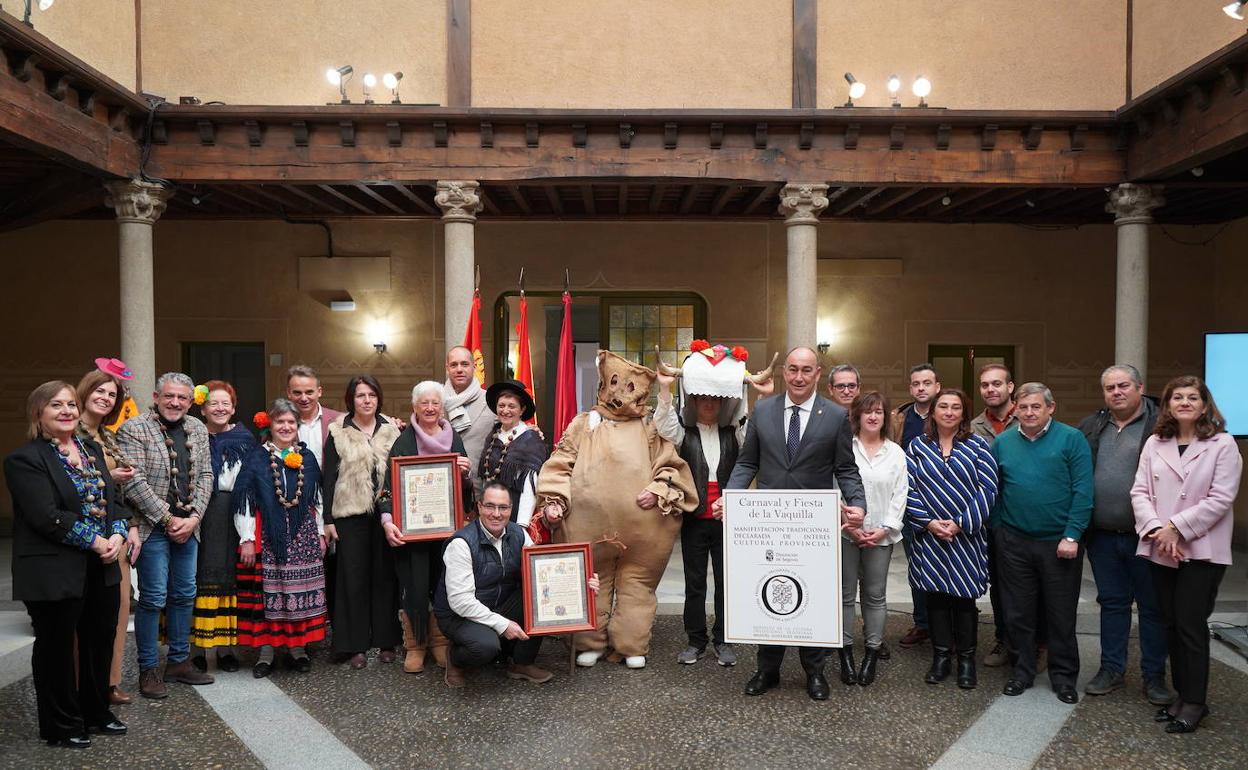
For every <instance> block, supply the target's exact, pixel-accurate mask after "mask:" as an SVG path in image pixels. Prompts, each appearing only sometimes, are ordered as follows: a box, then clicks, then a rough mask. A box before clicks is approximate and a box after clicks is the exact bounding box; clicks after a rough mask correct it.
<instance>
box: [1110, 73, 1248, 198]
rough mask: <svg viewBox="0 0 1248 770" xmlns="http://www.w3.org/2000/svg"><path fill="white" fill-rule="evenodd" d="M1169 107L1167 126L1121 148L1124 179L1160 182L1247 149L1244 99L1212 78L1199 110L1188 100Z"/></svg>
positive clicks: (1247, 120) (1247, 115)
mask: <svg viewBox="0 0 1248 770" xmlns="http://www.w3.org/2000/svg"><path fill="white" fill-rule="evenodd" d="M1161 104H1162V105H1163V108H1164V106H1165V105H1174V107H1173V109H1174V110H1175V112H1174V113H1173V118H1174V122H1173V124H1172V126H1166V125H1157V126H1155V127H1154V128H1153V130H1152V131H1151V132H1149V133H1148V134H1144V133H1141V134H1140V135H1139V136H1137V137H1136V138H1135V140H1134V141H1133V142H1131V144H1130V145H1129V146H1128V148H1127V177H1128V178H1129V179H1133V180H1151V179H1165V178H1167V177H1171V176H1174V175H1176V174H1181V173H1183V172H1184V171H1187V170H1189V169H1191V168H1194V167H1195V166H1200V165H1203V164H1206V163H1210V162H1212V161H1214V160H1216V159H1218V158H1221V157H1224V156H1226V155H1229V154H1231V153H1233V152H1237V151H1239V150H1242V149H1244V148H1248V98H1245V97H1244V95H1243V93H1242V91H1241V92H1240V93H1238V94H1236V93H1234V92H1233V88H1232V87H1231V84H1230V83H1228V82H1227V80H1225V79H1224V78H1218V79H1216V80H1213V81H1211V82H1210V83H1209V84H1208V88H1207V96H1206V99H1205V101H1204V104H1205V105H1206V106H1205V109H1203V110H1202V109H1200V105H1199V104H1198V103H1197V102H1196V100H1193V99H1184V100H1183V102H1182V104H1181V105H1175V102H1174V101H1171V100H1169V99H1166V100H1163V101H1162V102H1161Z"/></svg>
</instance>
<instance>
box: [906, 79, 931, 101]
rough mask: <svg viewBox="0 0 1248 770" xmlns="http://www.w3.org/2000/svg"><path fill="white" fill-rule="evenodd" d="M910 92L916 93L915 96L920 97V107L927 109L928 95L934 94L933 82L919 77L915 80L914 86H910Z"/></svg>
mask: <svg viewBox="0 0 1248 770" xmlns="http://www.w3.org/2000/svg"><path fill="white" fill-rule="evenodd" d="M910 90H911V91H913V92H914V95H915V96H917V97H919V106H920V107H926V106H927V95H928V94H930V93H931V92H932V81H930V80H928V79H927V78H925V77H923V76H922V75H919V76H918V77H917V78H915V79H914V85H912V86H910Z"/></svg>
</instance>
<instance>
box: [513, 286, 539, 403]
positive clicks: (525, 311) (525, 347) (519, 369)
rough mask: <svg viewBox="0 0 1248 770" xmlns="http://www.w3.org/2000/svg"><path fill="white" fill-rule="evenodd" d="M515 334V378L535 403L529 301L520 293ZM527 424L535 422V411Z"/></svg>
mask: <svg viewBox="0 0 1248 770" xmlns="http://www.w3.org/2000/svg"><path fill="white" fill-rule="evenodd" d="M516 336H517V337H518V338H519V340H520V342H519V345H518V346H517V347H518V349H517V350H516V379H517V380H519V381H520V382H522V383H524V389H525V390H527V391H528V392H529V396H530V397H532V399H533V403H537V390H536V389H535V388H534V387H533V364H532V363H531V362H530V360H529V301H528V300H527V299H525V298H524V292H521V293H520V323H518V324H516ZM528 423H529V425H536V424H537V413H536V412H535V413H534V414H533V417H531V418H530V419H529V420H528Z"/></svg>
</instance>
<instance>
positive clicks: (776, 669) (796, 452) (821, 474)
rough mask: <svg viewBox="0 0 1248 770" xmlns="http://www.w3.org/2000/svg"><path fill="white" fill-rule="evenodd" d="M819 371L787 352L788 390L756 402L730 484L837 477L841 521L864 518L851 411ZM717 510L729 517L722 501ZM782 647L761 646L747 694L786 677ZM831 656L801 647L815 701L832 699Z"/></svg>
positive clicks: (803, 355)
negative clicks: (826, 671)
mask: <svg viewBox="0 0 1248 770" xmlns="http://www.w3.org/2000/svg"><path fill="white" fill-rule="evenodd" d="M820 374H822V368H821V367H820V366H819V361H818V358H817V357H816V355H815V351H813V350H811V349H810V348H794V349H793V350H791V351H790V352H789V355H788V357H787V358H786V359H785V361H784V388H785V393H784V395H783V396H773V397H771V398H767V399H763V400H762V401H759V402H758V404H757V405H756V406H755V408H754V416H753V417H752V418H751V419H750V423H749V429H748V430H747V431H746V434H745V442H744V444H742V446H741V452H740V454H739V455H738V456H737V464H736V465H735V466H733V469H732V476H731V477H729V480H728V485H727V487H726V488H727V489H745V488H747V487H748V486H749V485H750V482H751V481H755V480H757V481H758V488H759V489H832V485H833V482H834V481H835V482H836V483H837V484H839V486H840V489H841V495H842V498H843V503H844V504H845V506H846V507H845V508H844V509H843V510H842V512H841V518H842V521H848V522H854V523H857V524H861V523H862V518H863V514H864V511H863V506H865V505H866V496H865V494H864V493H863V488H862V478H861V477H860V476H859V475H858V464H857V463H856V462H855V461H854V449H853V432H852V431H851V430H850V424H849V413H848V412H846V411H845V409H844V408H843V407H841V406H838V405H836V404H834V403H832V402H831V401H829V400H827V399H826V398H824V397H822V396H820V395H818V394H817V393H815V389H816V387H817V386H818V384H819V376H820ZM715 512H716V515H717V516H720V517H722V516H723V501H722V499H721V500H720V501H717V503H716V511H715ZM835 609H836V608H831V609H830V610H829V611H834V610H835ZM784 650H785V648H784V647H782V646H780V645H760V646H759V648H758V670H757V671H755V672H754V676H753V677H752V678H751V679H750V681H749V683H747V684H746V686H745V693H746V695H762V694H763V693H765V692H767V691H768V690H770V689H771V688H773V687H775V686H776V685H777V684H779V683H780V663H781V662H782V661H783V660H784ZM827 654H828V651H827V650H826V649H824V648H821V647H801V648H799V653H798V655H799V657H800V658H801V661H802V668H803V669H804V670H805V671H806V692H807V693H808V694H809V695H810V697H811V698H814V699H815V700H827V698H828V692H829V689H828V680H827V679H826V678H825V677H824V675H823V662H824V659H825V658H826V657H827Z"/></svg>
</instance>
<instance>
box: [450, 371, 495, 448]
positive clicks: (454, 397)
mask: <svg viewBox="0 0 1248 770" xmlns="http://www.w3.org/2000/svg"><path fill="white" fill-rule="evenodd" d="M483 396H485V391H484V390H482V389H481V383H479V382H477V379H476V378H475V377H474V378H472V379H471V380H469V381H468V387H466V388H464V392H463V393H456V392H455V388H453V387H451V381H450V380H447V381H446V383H445V384H444V385H443V386H442V406H443V407H444V408H445V409H446V417H447V419H449V420H450V421H451V427H452V428H454V429H455V432H456V433H461V434H462V433H463V432H464V431H466V430H468V428H469V427H471V426H472V415H470V414H468V405H469V404H471V403H472V402H474V401H476V400H477V399H478V398H482V397H483Z"/></svg>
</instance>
